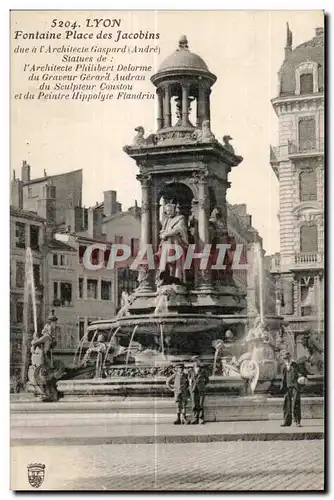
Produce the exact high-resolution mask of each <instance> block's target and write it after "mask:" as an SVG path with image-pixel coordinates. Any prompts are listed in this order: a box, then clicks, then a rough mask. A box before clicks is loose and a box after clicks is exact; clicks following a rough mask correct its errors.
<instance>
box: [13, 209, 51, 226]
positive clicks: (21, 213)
mask: <svg viewBox="0 0 334 500" xmlns="http://www.w3.org/2000/svg"><path fill="white" fill-rule="evenodd" d="M10 215H12V216H13V217H21V218H23V219H30V220H34V221H36V222H46V219H44V218H43V217H40V216H39V215H37V214H36V212H31V211H30V210H23V208H17V207H14V206H13V205H11V206H10Z"/></svg>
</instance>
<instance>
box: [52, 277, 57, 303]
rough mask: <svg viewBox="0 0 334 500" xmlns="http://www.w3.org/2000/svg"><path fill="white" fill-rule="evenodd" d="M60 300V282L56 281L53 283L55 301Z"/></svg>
mask: <svg viewBox="0 0 334 500" xmlns="http://www.w3.org/2000/svg"><path fill="white" fill-rule="evenodd" d="M57 299H58V282H57V281H54V283H53V300H57Z"/></svg>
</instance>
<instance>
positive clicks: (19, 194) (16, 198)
mask: <svg viewBox="0 0 334 500" xmlns="http://www.w3.org/2000/svg"><path fill="white" fill-rule="evenodd" d="M14 173H15V170H14ZM10 203H11V205H13V207H16V208H23V182H22V181H20V179H16V178H15V176H14V178H13V180H12V182H11V197H10Z"/></svg>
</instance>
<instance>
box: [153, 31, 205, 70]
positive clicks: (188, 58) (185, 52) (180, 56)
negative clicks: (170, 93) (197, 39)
mask: <svg viewBox="0 0 334 500" xmlns="http://www.w3.org/2000/svg"><path fill="white" fill-rule="evenodd" d="M173 69H185V70H188V69H192V70H194V69H195V70H196V69H197V70H201V71H207V72H208V71H209V69H208V67H207V65H206V63H205V62H204V61H203V59H202V58H201V57H199V56H198V55H197V54H194V53H193V52H191V51H190V50H189V49H188V40H187V38H186V37H185V36H182V37H181V38H180V41H179V47H178V49H177V50H176V51H175V52H173V53H172V54H171V55H170V56H168V57H166V59H165V60H164V61H163V62H162V63H161V64H160V67H159V69H158V73H160V72H162V71H166V70H173Z"/></svg>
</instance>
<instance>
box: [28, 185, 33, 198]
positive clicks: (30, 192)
mask: <svg viewBox="0 0 334 500" xmlns="http://www.w3.org/2000/svg"><path fill="white" fill-rule="evenodd" d="M28 198H32V188H31V187H28Z"/></svg>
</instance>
